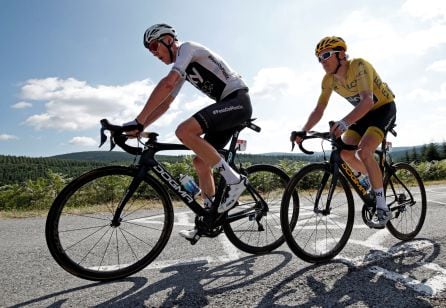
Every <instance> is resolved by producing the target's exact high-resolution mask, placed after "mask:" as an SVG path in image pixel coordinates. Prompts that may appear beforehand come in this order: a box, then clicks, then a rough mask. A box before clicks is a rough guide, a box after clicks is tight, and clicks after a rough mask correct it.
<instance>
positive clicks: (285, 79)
mask: <svg viewBox="0 0 446 308" xmlns="http://www.w3.org/2000/svg"><path fill="white" fill-rule="evenodd" d="M316 76H317V77H316ZM321 76H322V74H321V73H320V72H302V73H300V74H297V73H296V71H294V70H292V69H290V68H288V67H273V68H262V69H261V70H260V71H259V72H258V73H257V74H256V75H255V76H254V83H253V85H252V86H251V87H250V94H251V96H252V97H253V98H254V100H255V99H269V100H277V99H278V98H279V97H280V96H293V97H296V96H299V95H304V94H307V93H310V92H311V88H312V87H315V88H317V84H318V81H316V80H317V78H319V77H321ZM319 82H320V81H319Z"/></svg>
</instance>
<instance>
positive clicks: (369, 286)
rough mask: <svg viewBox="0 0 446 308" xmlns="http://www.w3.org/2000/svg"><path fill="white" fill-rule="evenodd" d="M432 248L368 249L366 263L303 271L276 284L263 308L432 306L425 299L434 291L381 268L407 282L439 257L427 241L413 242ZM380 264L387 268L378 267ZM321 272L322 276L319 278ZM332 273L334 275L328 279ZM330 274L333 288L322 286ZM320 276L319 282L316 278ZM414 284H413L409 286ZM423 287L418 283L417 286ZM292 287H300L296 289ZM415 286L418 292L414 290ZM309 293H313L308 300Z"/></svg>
mask: <svg viewBox="0 0 446 308" xmlns="http://www.w3.org/2000/svg"><path fill="white" fill-rule="evenodd" d="M417 241H427V242H429V243H431V247H432V248H431V251H430V252H429V251H428V252H426V251H424V250H423V251H421V250H415V249H408V247H407V243H398V244H396V245H393V246H392V247H391V248H390V249H389V251H388V252H387V253H384V252H382V251H374V250H371V251H370V252H369V253H368V254H367V255H366V256H365V257H364V259H363V260H364V263H363V264H362V265H361V264H359V265H358V264H355V263H354V262H351V261H349V260H343V259H342V258H339V259H335V260H332V261H330V262H329V263H325V264H319V265H317V264H316V265H311V266H309V267H306V268H304V269H302V270H300V271H298V272H296V273H294V274H292V275H291V276H289V277H287V278H286V279H284V280H282V281H281V282H280V283H279V284H277V285H275V286H274V287H273V288H272V289H271V290H270V291H269V292H268V293H267V294H266V295H265V296H264V297H263V299H262V301H261V302H260V303H259V304H258V306H260V307H262V306H265V307H270V306H274V307H290V306H293V307H294V306H299V307H315V306H316V307H322V306H323V307H345V306H350V305H352V306H357V305H360V306H362V305H364V306H365V307H373V306H375V307H376V306H395V305H396V306H405V307H415V306H416V307H424V306H425V307H431V306H432V305H431V304H430V303H429V301H428V300H427V299H426V298H423V296H425V295H429V294H433V293H434V290H432V289H430V287H429V286H428V285H426V284H423V286H422V287H418V286H417V285H411V287H408V286H407V285H405V284H404V279H395V280H390V279H388V278H386V277H385V275H382V272H380V271H379V269H383V270H384V271H386V270H387V271H388V272H395V273H397V274H398V275H399V276H398V277H401V278H402V277H410V272H411V271H414V270H417V269H420V268H421V267H423V264H426V263H430V262H432V261H434V260H435V259H436V258H437V257H438V256H439V254H440V245H438V244H437V243H436V242H433V241H431V240H428V239H417V240H415V241H412V243H414V242H417ZM381 263H384V264H385V266H383V267H380V266H379V265H381ZM340 267H341V269H342V267H346V269H344V270H343V271H344V272H345V274H344V275H343V276H341V277H338V275H339V272H340V271H339V268H340ZM321 273H323V274H321ZM330 273H332V274H330ZM330 275H332V277H333V280H330V281H334V283H332V284H331V282H329V283H325V282H323V281H326V280H327V277H328V278H330ZM319 277H320V279H319ZM411 283H412V284H413V283H416V282H415V279H413V280H411V281H409V284H411ZM419 284H422V282H419ZM296 285H297V286H298V287H297V288H296ZM417 287H418V288H417ZM308 294H312V295H311V296H310V297H308Z"/></svg>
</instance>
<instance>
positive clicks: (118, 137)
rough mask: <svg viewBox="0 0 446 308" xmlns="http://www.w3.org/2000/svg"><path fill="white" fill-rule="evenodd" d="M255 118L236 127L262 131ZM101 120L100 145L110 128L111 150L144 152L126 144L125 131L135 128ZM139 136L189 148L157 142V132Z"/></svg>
mask: <svg viewBox="0 0 446 308" xmlns="http://www.w3.org/2000/svg"><path fill="white" fill-rule="evenodd" d="M254 120H255V119H250V120H249V121H246V122H244V123H242V124H240V125H239V126H238V127H236V128H235V129H236V130H239V131H241V130H242V129H243V128H245V127H248V128H250V129H252V130H253V131H256V132H260V130H261V128H260V127H259V126H257V125H255V124H254V123H252V121H254ZM100 122H101V143H100V145H99V147H101V146H102V145H103V144H104V143H105V142H106V141H107V135H106V134H105V131H106V130H108V131H110V151H111V150H113V149H114V147H115V146H116V145H118V146H119V147H120V148H122V149H123V150H124V151H126V152H127V153H130V154H132V155H141V154H142V152H143V149H142V148H140V147H133V146H130V145H128V144H126V142H127V140H128V139H129V136H128V135H126V134H124V133H125V132H126V131H129V130H133V128H129V129H127V130H126V129H125V128H124V127H123V126H120V125H114V124H111V123H110V122H109V121H108V120H107V119H102V120H101V121H100ZM137 137H138V138H140V137H142V138H148V141H147V143H146V144H152V145H162V150H188V148H187V147H186V146H185V145H183V144H167V143H166V144H161V143H157V137H158V134H157V133H149V132H141V133H140V134H139V136H137ZM159 149H161V148H159Z"/></svg>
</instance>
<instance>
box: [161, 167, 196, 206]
mask: <svg viewBox="0 0 446 308" xmlns="http://www.w3.org/2000/svg"><path fill="white" fill-rule="evenodd" d="M153 170H155V171H156V172H157V173H158V174H159V175H160V176H161V177H162V178H163V179H164V180H165V181H166V182H167V183H168V184H169V186H170V187H172V189H173V190H175V191H176V192H177V193H178V194H179V195H180V196H181V197H182V198H183V199H186V200H187V203H192V202H194V198H192V196H191V195H189V193H188V192H187V191H185V190H183V189H182V187H181V185H179V184H178V183H177V181H175V180H174V179H173V178H172V177H171V176H170V174H169V173H168V172H167V171H166V170H164V169H163V168H162V167H161V166H160V165H157V166H154V167H153Z"/></svg>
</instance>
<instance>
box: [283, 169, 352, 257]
mask: <svg viewBox="0 0 446 308" xmlns="http://www.w3.org/2000/svg"><path fill="white" fill-rule="evenodd" d="M332 178H333V173H332V172H331V168H330V165H329V164H328V163H322V164H319V163H316V164H310V165H307V166H305V167H303V168H302V169H301V170H300V171H299V172H298V173H296V174H295V175H294V176H293V177H292V178H291V180H290V182H289V184H288V186H287V188H286V190H285V193H284V195H283V198H282V206H281V212H280V218H281V223H282V231H283V234H284V236H285V239H286V241H287V244H288V246H289V247H290V249H291V250H292V251H293V252H294V253H295V254H296V255H297V256H298V257H299V258H301V259H302V260H304V261H307V262H311V263H319V262H326V261H328V260H330V259H332V258H333V257H335V256H336V255H337V254H338V253H339V252H340V251H341V250H342V249H343V248H344V246H345V244H346V243H347V241H348V238H349V237H350V234H351V232H352V228H353V221H354V210H355V209H354V203H353V196H352V193H351V190H350V188H349V186H348V183H347V181H346V179H345V178H344V177H343V176H342V175H341V174H339V177H338V180H337V183H336V186H335V189H334V192H333V196H332V199H331V200H330V205H329V206H328V205H327V202H328V194H329V189H330V184H331V182H332ZM296 194H297V196H298V199H297V202H295V201H294V199H295V197H293V196H294V195H296ZM295 213H297V216H298V217H297V223H295V222H294V221H293V220H292V219H290V217H293V216H294V215H296V214H295Z"/></svg>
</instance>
